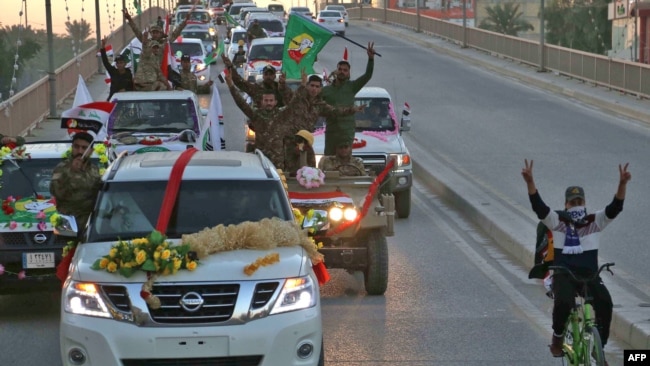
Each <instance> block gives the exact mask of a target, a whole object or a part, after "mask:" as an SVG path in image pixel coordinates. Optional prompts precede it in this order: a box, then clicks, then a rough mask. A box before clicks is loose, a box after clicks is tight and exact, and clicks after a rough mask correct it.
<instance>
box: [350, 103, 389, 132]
mask: <svg viewBox="0 0 650 366" xmlns="http://www.w3.org/2000/svg"><path fill="white" fill-rule="evenodd" d="M354 104H355V105H357V106H358V105H363V106H364V107H365V108H364V110H363V112H357V113H356V114H355V124H356V130H357V131H395V121H394V120H393V116H391V113H390V109H391V107H390V99H388V98H356V99H355V101H354Z"/></svg>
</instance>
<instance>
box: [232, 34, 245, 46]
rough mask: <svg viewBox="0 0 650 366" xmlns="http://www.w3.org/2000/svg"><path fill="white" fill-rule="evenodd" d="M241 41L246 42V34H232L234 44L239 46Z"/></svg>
mask: <svg viewBox="0 0 650 366" xmlns="http://www.w3.org/2000/svg"><path fill="white" fill-rule="evenodd" d="M240 40H243V41H244V42H246V32H234V33H233V34H232V41H231V43H232V44H237V43H238V42H239V41H240Z"/></svg>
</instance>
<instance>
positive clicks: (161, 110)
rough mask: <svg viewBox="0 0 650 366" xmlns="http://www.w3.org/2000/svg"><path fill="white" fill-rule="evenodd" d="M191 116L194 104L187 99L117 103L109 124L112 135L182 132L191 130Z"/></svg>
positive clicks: (194, 119) (193, 124)
mask: <svg viewBox="0 0 650 366" xmlns="http://www.w3.org/2000/svg"><path fill="white" fill-rule="evenodd" d="M193 114H194V103H192V102H190V101H188V100H138V101H120V100H118V101H117V105H116V106H115V109H113V112H111V116H110V117H109V121H108V124H109V128H112V132H119V131H136V132H147V131H151V132H153V131H158V132H181V131H183V130H186V129H194V126H195V121H196V116H194V115H193Z"/></svg>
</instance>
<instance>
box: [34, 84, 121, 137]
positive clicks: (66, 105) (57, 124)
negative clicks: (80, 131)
mask: <svg viewBox="0 0 650 366" xmlns="http://www.w3.org/2000/svg"><path fill="white" fill-rule="evenodd" d="M104 78H105V75H104V74H103V73H102V74H97V73H95V74H93V76H91V77H90V78H89V79H88V80H86V87H87V88H88V91H89V92H90V95H92V97H93V100H106V98H108V84H106V82H104ZM74 96H75V93H72V94H71V95H69V96H68V97H67V98H66V99H65V100H64V101H63V103H62V104H61V105H59V106H57V112H56V113H57V115H58V116H59V118H47V119H43V121H41V122H40V123H37V124H36V125H35V126H34V128H33V129H32V130H31V131H30V133H29V134H27V135H26V136H25V140H27V141H28V142H29V141H52V140H69V137H68V134H67V132H66V130H64V129H62V128H61V118H60V116H61V113H63V111H65V110H67V109H70V108H71V107H72V102H73V101H74Z"/></svg>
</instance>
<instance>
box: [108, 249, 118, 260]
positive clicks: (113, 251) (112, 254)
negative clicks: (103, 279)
mask: <svg viewBox="0 0 650 366" xmlns="http://www.w3.org/2000/svg"><path fill="white" fill-rule="evenodd" d="M116 255H117V248H111V250H110V251H109V252H108V256H109V257H111V258H115V256H116Z"/></svg>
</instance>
